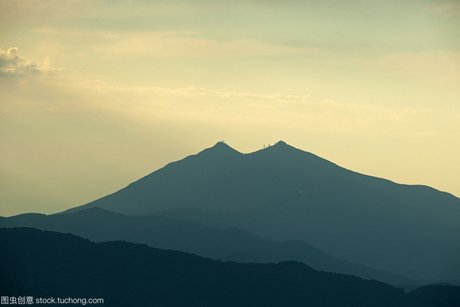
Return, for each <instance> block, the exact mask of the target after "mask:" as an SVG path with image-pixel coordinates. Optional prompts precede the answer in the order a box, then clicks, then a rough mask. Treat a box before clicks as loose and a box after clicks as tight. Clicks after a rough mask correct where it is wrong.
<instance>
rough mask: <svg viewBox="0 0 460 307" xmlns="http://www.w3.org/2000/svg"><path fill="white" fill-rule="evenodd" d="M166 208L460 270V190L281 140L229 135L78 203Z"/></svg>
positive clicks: (386, 264)
mask: <svg viewBox="0 0 460 307" xmlns="http://www.w3.org/2000/svg"><path fill="white" fill-rule="evenodd" d="M90 207H100V208H104V209H108V210H111V211H115V212H120V213H125V214H152V213H156V214H162V215H166V216H170V217H174V218H181V219H185V220H191V221H195V222H200V223H204V224H208V225H211V226H217V227H237V228H241V229H245V230H248V231H250V232H253V233H255V234H257V235H260V236H263V237H267V238H271V239H275V240H291V239H298V240H304V241H307V242H309V243H311V244H313V245H315V246H318V247H319V248H321V249H323V250H325V251H326V252H328V253H330V254H332V255H335V256H337V257H340V258H343V259H346V260H349V261H352V262H356V263H360V264H364V265H367V266H369V267H373V268H377V269H382V270H387V271H391V272H394V273H398V274H401V275H405V276H409V277H412V278H413V279H418V280H448V279H458V276H460V267H459V266H458V259H460V223H459V221H460V199H458V198H456V197H454V196H452V195H450V194H448V193H444V192H439V191H437V190H435V189H433V188H430V187H426V186H409V185H402V184H396V183H394V182H391V181H389V180H386V179H381V178H377V177H372V176H367V175H363V174H359V173H356V172H353V171H350V170H347V169H345V168H343V167H340V166H338V165H336V164H334V163H332V162H330V161H327V160H325V159H323V158H321V157H318V156H316V155H314V154H312V153H308V152H305V151H302V150H299V149H296V148H294V147H292V146H290V145H288V144H286V143H285V142H282V141H280V142H278V143H277V144H275V145H273V146H269V147H267V148H265V149H262V150H259V151H256V152H253V153H249V154H242V153H240V152H238V151H236V150H234V149H232V148H231V147H230V146H228V145H226V144H225V143H223V142H219V143H217V144H216V145H215V146H213V147H211V148H208V149H205V150H203V151H201V152H200V153H198V154H196V155H192V156H189V157H186V158H185V159H183V160H180V161H177V162H173V163H170V164H168V165H166V166H165V167H164V168H162V169H160V170H157V171H155V172H153V173H151V174H149V175H147V176H145V177H143V178H141V179H140V180H138V181H136V182H134V183H132V184H130V185H129V186H127V187H126V188H124V189H121V190H120V191H118V192H116V193H113V194H111V195H108V196H105V197H103V198H101V199H98V200H95V201H93V202H91V203H89V204H86V205H83V206H80V207H77V208H73V209H72V210H71V211H75V210H81V209H83V208H90Z"/></svg>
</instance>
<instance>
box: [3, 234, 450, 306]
mask: <svg viewBox="0 0 460 307" xmlns="http://www.w3.org/2000/svg"><path fill="white" fill-rule="evenodd" d="M0 246H2V253H0V270H1V272H2V274H1V275H0V283H1V285H2V295H9V296H20V295H25V294H26V293H27V295H31V296H34V297H55V298H57V297H64V298H65V297H80V298H89V297H93V298H103V299H104V305H106V306H187V307H193V306H212V307H219V306H243V307H244V306H251V307H254V306H264V307H267V306H310V307H315V306H321V307H328V306H331V307H332V306H334V307H335V306H374V307H379V306H382V307H383V306H392V307H398V306H414V307H415V306H417V307H424V306H425V307H428V306H431V307H436V306H440V305H436V304H433V303H430V304H427V303H424V302H423V301H420V300H418V299H414V298H412V297H411V296H410V295H407V294H405V293H404V292H403V291H402V290H400V289H397V288H393V287H391V286H389V285H386V284H384V283H380V282H377V281H367V280H363V279H360V278H357V277H351V276H347V275H341V274H332V273H324V272H318V271H315V270H313V269H311V268H310V267H308V266H306V265H304V264H300V263H297V262H282V263H279V264H238V263H232V262H219V261H214V260H210V259H206V258H201V257H198V256H194V255H191V254H186V253H181V252H175V251H168V250H161V249H156V248H151V247H147V246H146V245H139V244H132V243H127V242H106V243H93V242H91V241H88V240H85V239H81V238H78V237H76V236H73V235H70V234H61V233H55V232H44V231H39V230H35V229H30V228H29V229H28V228H16V229H0ZM457 290H458V289H457ZM437 300H441V301H442V300H443V298H437Z"/></svg>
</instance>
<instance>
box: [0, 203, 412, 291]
mask: <svg viewBox="0 0 460 307" xmlns="http://www.w3.org/2000/svg"><path fill="white" fill-rule="evenodd" d="M0 227H9V228H11V227H31V228H38V229H42V230H51V231H58V232H64V233H72V234H75V235H77V236H80V237H83V238H87V239H90V240H94V241H99V242H100V241H114V240H124V241H129V242H135V243H145V244H148V245H150V246H152V247H157V248H165V249H173V250H178V251H184V252H189V253H193V254H197V255H200V256H205V257H211V258H214V259H221V260H233V261H237V262H259V263H260V262H280V261H285V260H295V261H299V262H303V263H305V264H307V265H309V266H311V267H313V268H314V269H317V270H321V271H327V272H336V273H344V274H349V275H356V276H359V277H364V278H368V279H376V280H379V281H383V282H386V283H390V284H394V285H416V284H419V285H421V283H419V282H416V281H413V280H410V279H408V278H404V277H402V276H398V275H395V274H392V273H389V272H384V271H379V270H374V269H371V268H368V267H365V266H361V265H358V264H353V263H350V262H346V261H342V260H340V259H337V258H335V257H332V256H330V255H328V254H326V253H324V252H322V251H321V250H319V249H317V248H315V247H314V246H311V245H309V244H307V243H305V242H301V241H286V242H274V241H271V240H266V239H262V238H260V237H257V236H254V235H251V234H250V233H248V232H245V231H242V230H238V229H218V228H213V227H208V226H202V225H200V224H197V223H192V222H187V221H182V220H177V219H171V218H167V217H163V216H155V215H145V216H128V215H124V214H120V213H114V212H110V211H107V210H104V209H100V208H90V209H85V210H81V211H77V212H73V213H67V214H53V215H44V214H22V215H18V216H13V217H9V218H0Z"/></svg>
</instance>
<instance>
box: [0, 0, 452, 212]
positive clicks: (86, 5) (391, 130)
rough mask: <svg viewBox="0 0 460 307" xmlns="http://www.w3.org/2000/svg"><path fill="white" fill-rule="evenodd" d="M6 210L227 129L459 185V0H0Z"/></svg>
mask: <svg viewBox="0 0 460 307" xmlns="http://www.w3.org/2000/svg"><path fill="white" fill-rule="evenodd" d="M0 48H1V50H0V104H1V108H0V112H1V113H0V116H1V117H0V137H1V139H0V150H1V159H0V195H1V196H0V215H11V214H16V213H20V212H30V211H34V212H56V211H59V210H63V209H66V208H68V207H71V206H75V205H79V204H83V203H85V202H88V201H90V200H93V199H95V198H98V197H100V196H103V195H105V194H107V193H110V192H113V191H114V190H116V189H118V188H121V187H123V186H125V185H127V184H128V183H129V182H131V181H133V180H135V179H137V178H139V177H141V176H143V175H145V174H147V173H148V172H150V171H153V170H155V169H157V168H159V167H161V166H163V165H164V164H165V163H168V162H170V161H173V160H177V159H180V158H182V157H184V156H185V155H188V154H193V153H195V152H197V151H199V150H201V149H203V148H205V147H209V146H212V145H213V144H214V143H215V142H217V141H218V140H221V139H224V140H226V142H227V143H228V144H229V145H231V146H233V147H234V148H235V149H237V150H240V151H242V152H251V151H255V150H257V149H260V148H261V147H262V146H263V145H264V144H269V143H272V144H273V143H274V142H276V141H277V140H280V139H283V140H285V141H286V142H288V143H290V144H291V145H293V146H295V147H298V148H300V149H303V150H306V151H311V152H313V153H315V154H318V155H320V156H322V157H324V158H326V159H329V160H332V161H334V162H336V163H338V164H340V165H342V166H344V167H347V168H349V169H353V170H356V171H359V172H363V173H366V174H370V175H375V176H378V177H384V178H388V179H391V180H394V181H397V182H401V183H407V184H425V185H430V186H433V187H435V188H437V189H440V190H444V191H448V192H450V193H453V194H455V195H457V196H459V195H460V183H459V182H460V180H459V175H458V174H460V166H459V162H460V159H459V158H458V157H460V4H459V2H458V1H455V0H452V1H450V0H430V1H428V0H408V1H395V0H389V1H383V0H382V1H368V0H366V1H364V0H352V1H338V0H336V1H334V0H332V1H319V0H307V1H300V0H298V1H297V0H288V1H273V0H271V1H270V0H250V1H243V0H234V1H210V0H195V1H194V0H187V1H186V0H172V1H171V0H170V1H134V0H131V1H109V0H95V1H89V0H81V1H78V0H40V1H38V0H36V1H35V0H28V1H26V0H14V1H13V0H11V1H10V0H0Z"/></svg>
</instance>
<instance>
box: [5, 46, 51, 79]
mask: <svg viewBox="0 0 460 307" xmlns="http://www.w3.org/2000/svg"><path fill="white" fill-rule="evenodd" d="M18 50H19V49H18V47H10V48H6V49H3V48H2V49H0V76H2V75H3V76H5V75H6V76H21V75H22V76H27V75H35V74H38V73H40V66H39V65H38V64H36V63H32V62H30V61H28V60H26V59H24V58H23V57H21V56H19V54H18ZM47 63H49V60H48V62H47ZM47 65H48V64H47Z"/></svg>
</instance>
